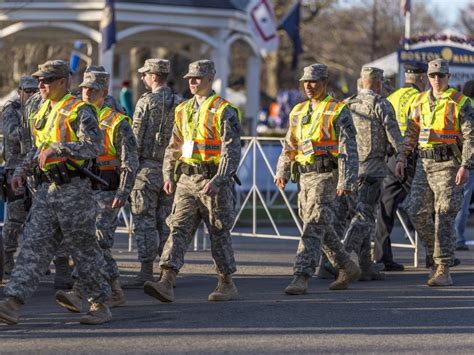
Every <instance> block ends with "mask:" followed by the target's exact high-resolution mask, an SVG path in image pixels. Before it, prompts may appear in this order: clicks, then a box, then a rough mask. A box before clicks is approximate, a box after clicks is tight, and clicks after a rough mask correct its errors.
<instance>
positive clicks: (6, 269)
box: [3, 252, 15, 276]
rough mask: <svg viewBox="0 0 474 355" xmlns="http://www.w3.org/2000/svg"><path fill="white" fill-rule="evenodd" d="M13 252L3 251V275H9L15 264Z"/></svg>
mask: <svg viewBox="0 0 474 355" xmlns="http://www.w3.org/2000/svg"><path fill="white" fill-rule="evenodd" d="M14 254H15V253H11V252H9V253H5V260H4V264H3V273H4V274H5V275H7V276H8V275H10V274H11V273H12V271H13V267H14V266H15V259H14V258H13V255H14Z"/></svg>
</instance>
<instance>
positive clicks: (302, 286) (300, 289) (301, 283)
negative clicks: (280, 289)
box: [285, 275, 309, 295]
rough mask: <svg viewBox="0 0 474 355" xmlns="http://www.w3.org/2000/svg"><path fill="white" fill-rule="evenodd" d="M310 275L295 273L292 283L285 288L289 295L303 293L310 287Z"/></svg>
mask: <svg viewBox="0 0 474 355" xmlns="http://www.w3.org/2000/svg"><path fill="white" fill-rule="evenodd" d="M308 282H309V277H308V276H305V275H295V277H294V278H293V280H292V281H291V282H290V284H289V285H288V286H287V287H286V288H285V293H286V294H287V295H303V294H305V293H306V290H307V289H308Z"/></svg>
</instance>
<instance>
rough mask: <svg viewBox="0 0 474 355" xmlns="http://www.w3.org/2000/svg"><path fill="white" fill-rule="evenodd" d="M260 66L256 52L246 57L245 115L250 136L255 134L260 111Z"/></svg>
mask: <svg viewBox="0 0 474 355" xmlns="http://www.w3.org/2000/svg"><path fill="white" fill-rule="evenodd" d="M260 68H261V59H260V56H259V55H258V54H253V55H252V56H250V57H249V58H248V59H247V77H246V79H245V84H246V89H247V90H246V92H247V105H246V110H245V117H247V118H249V119H250V122H249V126H250V135H251V136H256V135H257V122H258V114H259V111H260Z"/></svg>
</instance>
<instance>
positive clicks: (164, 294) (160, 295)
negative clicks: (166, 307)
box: [143, 268, 178, 302]
mask: <svg viewBox="0 0 474 355" xmlns="http://www.w3.org/2000/svg"><path fill="white" fill-rule="evenodd" d="M176 275H178V272H177V271H175V270H173V269H168V268H166V269H163V271H162V272H161V278H160V281H158V282H154V281H147V282H145V286H144V288H143V289H144V291H145V293H146V294H147V295H149V296H151V297H154V298H156V299H158V300H160V301H161V302H173V301H174V290H173V286H174V284H175V282H176Z"/></svg>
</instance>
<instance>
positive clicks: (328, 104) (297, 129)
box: [289, 95, 345, 165]
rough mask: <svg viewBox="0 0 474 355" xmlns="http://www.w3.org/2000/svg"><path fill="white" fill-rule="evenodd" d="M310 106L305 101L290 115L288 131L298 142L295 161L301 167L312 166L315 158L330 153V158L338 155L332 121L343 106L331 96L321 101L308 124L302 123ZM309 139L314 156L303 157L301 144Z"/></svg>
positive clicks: (308, 102) (337, 145)
mask: <svg viewBox="0 0 474 355" xmlns="http://www.w3.org/2000/svg"><path fill="white" fill-rule="evenodd" d="M309 105H311V101H310V100H308V101H305V102H302V103H300V104H298V105H296V106H295V107H294V108H293V110H292V111H291V113H290V128H289V129H290V130H291V131H292V134H293V135H294V136H295V137H296V139H297V142H298V153H297V155H296V156H295V160H296V161H297V162H299V163H300V164H302V165H308V164H313V163H314V160H315V156H317V155H323V154H326V153H330V154H331V155H332V156H334V157H337V156H338V155H339V141H338V138H337V135H336V130H335V128H334V121H335V120H336V119H337V117H338V116H339V114H340V113H341V111H342V109H343V108H344V107H345V105H344V104H343V103H342V102H339V101H337V100H335V99H334V98H333V97H331V96H329V95H328V96H326V98H325V99H324V100H323V101H321V102H320V103H319V104H318V106H317V107H316V109H315V110H313V111H312V113H311V118H310V120H309V122H308V123H306V124H304V125H303V123H302V121H303V117H305V116H306V115H307V114H308V112H309V108H310V106H309ZM307 139H310V140H311V143H312V145H313V150H314V154H313V155H306V156H305V155H304V154H303V150H302V142H303V141H305V140H307Z"/></svg>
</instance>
